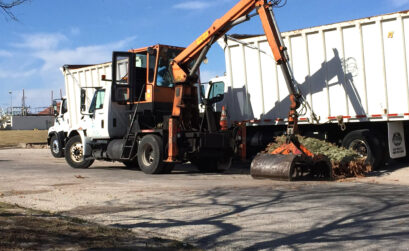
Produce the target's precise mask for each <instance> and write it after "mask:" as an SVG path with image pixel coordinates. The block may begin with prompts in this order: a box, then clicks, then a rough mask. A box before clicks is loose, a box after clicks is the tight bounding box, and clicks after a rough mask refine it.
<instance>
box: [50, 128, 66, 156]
mask: <svg viewBox="0 0 409 251" xmlns="http://www.w3.org/2000/svg"><path fill="white" fill-rule="evenodd" d="M50 149H51V154H52V155H53V156H54V157H55V158H62V157H64V152H63V149H62V145H61V143H60V141H59V140H58V137H57V135H55V134H54V135H53V136H52V137H51V140H50Z"/></svg>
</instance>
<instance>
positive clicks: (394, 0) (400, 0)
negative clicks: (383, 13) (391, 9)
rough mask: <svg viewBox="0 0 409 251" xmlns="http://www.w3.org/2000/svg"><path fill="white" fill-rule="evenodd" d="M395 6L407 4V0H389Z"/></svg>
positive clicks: (408, 1)
mask: <svg viewBox="0 0 409 251" xmlns="http://www.w3.org/2000/svg"><path fill="white" fill-rule="evenodd" d="M389 1H391V2H392V4H393V5H394V6H395V7H402V6H404V5H408V4H409V0H389Z"/></svg>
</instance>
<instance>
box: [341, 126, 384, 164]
mask: <svg viewBox="0 0 409 251" xmlns="http://www.w3.org/2000/svg"><path fill="white" fill-rule="evenodd" d="M342 146H343V147H345V148H348V149H352V150H355V151H356V152H358V154H360V155H361V156H362V157H366V162H367V163H368V164H370V165H371V166H372V168H373V169H377V168H380V167H382V166H383V165H384V163H385V154H384V148H383V146H382V143H381V139H380V137H378V136H377V134H375V133H373V132H371V131H370V130H368V129H363V130H356V131H352V132H350V133H348V134H347V135H346V136H345V138H344V139H343V140H342Z"/></svg>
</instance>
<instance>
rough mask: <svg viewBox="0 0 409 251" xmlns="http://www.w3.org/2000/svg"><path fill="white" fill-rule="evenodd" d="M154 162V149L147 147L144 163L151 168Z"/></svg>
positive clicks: (143, 155) (143, 156)
mask: <svg viewBox="0 0 409 251" xmlns="http://www.w3.org/2000/svg"><path fill="white" fill-rule="evenodd" d="M154 160H155V158H154V155H153V148H152V146H150V145H147V146H146V147H145V149H144V151H143V154H142V162H143V164H144V165H145V166H150V165H152V163H153V161H154Z"/></svg>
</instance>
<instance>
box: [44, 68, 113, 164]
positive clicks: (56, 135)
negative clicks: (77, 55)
mask: <svg viewBox="0 0 409 251" xmlns="http://www.w3.org/2000/svg"><path fill="white" fill-rule="evenodd" d="M111 65H112V64H111V63H104V64H98V65H65V66H63V67H62V68H61V71H62V73H63V75H64V79H65V91H66V96H64V97H62V98H61V99H56V100H54V104H53V106H54V113H55V121H54V126H52V127H50V128H49V129H48V145H49V146H50V149H51V154H52V155H53V156H54V157H56V158H61V157H64V149H65V145H66V144H67V141H68V140H69V138H70V137H71V136H72V135H73V134H75V135H76V134H78V129H79V128H81V124H82V123H83V121H82V120H83V118H84V115H83V114H82V113H81V95H82V94H83V97H84V100H83V102H84V103H83V106H84V107H89V106H90V105H91V101H92V96H93V93H94V92H95V90H96V89H99V88H103V87H105V86H106V85H107V83H106V82H104V81H101V75H104V74H111V68H112V67H111ZM81 90H82V91H83V92H84V91H86V92H87V93H82V94H81ZM84 107H82V108H83V109H85V108H84Z"/></svg>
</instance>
